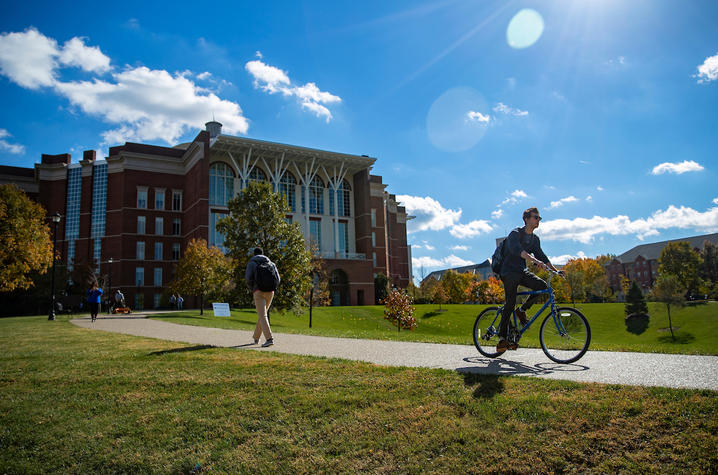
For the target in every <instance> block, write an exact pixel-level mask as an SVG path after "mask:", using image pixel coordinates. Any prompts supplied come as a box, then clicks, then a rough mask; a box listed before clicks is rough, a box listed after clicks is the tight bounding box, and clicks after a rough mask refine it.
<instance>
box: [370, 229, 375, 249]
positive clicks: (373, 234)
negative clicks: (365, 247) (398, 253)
mask: <svg viewBox="0 0 718 475" xmlns="http://www.w3.org/2000/svg"><path fill="white" fill-rule="evenodd" d="M371 247H376V233H375V232H374V231H372V232H371Z"/></svg>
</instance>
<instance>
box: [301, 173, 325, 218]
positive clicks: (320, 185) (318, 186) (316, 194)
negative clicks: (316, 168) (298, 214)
mask: <svg viewBox="0 0 718 475" xmlns="http://www.w3.org/2000/svg"><path fill="white" fill-rule="evenodd" d="M305 190H306V186H303V187H302V213H306V211H305V208H306V206H305V205H304V202H305V197H304V194H305ZM309 213H310V214H324V182H323V181H322V179H321V178H319V177H318V176H315V177H314V179H313V180H312V182H311V183H310V184H309Z"/></svg>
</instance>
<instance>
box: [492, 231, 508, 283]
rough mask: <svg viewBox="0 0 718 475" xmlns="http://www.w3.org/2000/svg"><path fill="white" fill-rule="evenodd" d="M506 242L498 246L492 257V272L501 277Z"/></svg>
mask: <svg viewBox="0 0 718 475" xmlns="http://www.w3.org/2000/svg"><path fill="white" fill-rule="evenodd" d="M505 242H506V239H504V240H503V241H501V242H500V243H499V245H498V246H496V250H495V251H494V255H493V256H491V271H492V272H493V273H494V274H496V275H499V274H500V273H501V265H502V264H503V263H504V243H505Z"/></svg>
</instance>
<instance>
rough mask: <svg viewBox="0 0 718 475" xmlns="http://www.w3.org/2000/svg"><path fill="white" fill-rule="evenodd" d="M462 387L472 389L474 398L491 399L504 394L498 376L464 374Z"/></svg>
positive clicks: (502, 384)
mask: <svg viewBox="0 0 718 475" xmlns="http://www.w3.org/2000/svg"><path fill="white" fill-rule="evenodd" d="M464 386H467V387H473V386H476V388H474V398H476V399H491V398H492V397H494V396H496V395H497V394H500V393H502V392H504V382H503V381H502V380H501V378H499V376H498V375H494V374H476V373H464Z"/></svg>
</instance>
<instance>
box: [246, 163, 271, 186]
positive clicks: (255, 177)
mask: <svg viewBox="0 0 718 475" xmlns="http://www.w3.org/2000/svg"><path fill="white" fill-rule="evenodd" d="M253 181H257V182H266V181H267V175H265V174H264V170H262V169H261V168H257V167H254V168H252V171H251V172H249V177H248V178H247V183H245V185H248V184H249V183H251V182H253Z"/></svg>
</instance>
